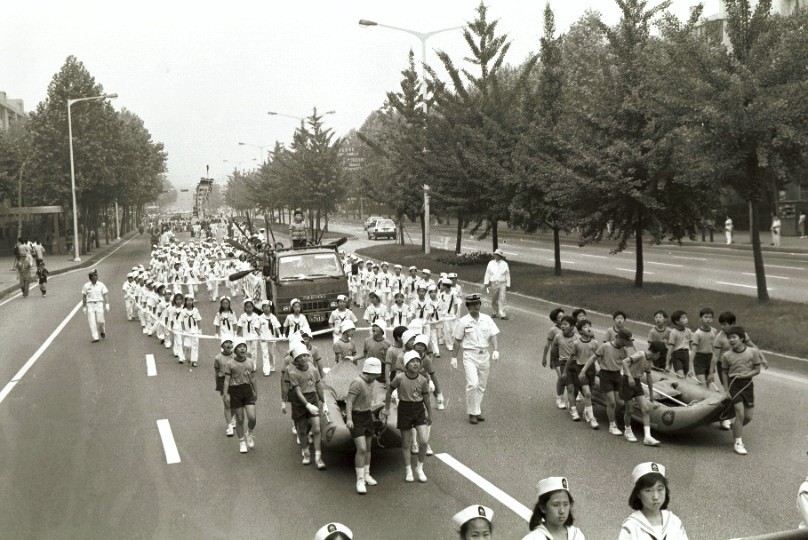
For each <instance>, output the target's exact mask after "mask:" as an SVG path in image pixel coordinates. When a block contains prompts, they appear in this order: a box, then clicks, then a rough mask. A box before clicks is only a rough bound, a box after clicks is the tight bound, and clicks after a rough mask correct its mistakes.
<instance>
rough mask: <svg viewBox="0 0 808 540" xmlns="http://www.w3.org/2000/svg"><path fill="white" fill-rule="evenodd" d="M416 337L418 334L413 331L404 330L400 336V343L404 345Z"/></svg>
mask: <svg viewBox="0 0 808 540" xmlns="http://www.w3.org/2000/svg"><path fill="white" fill-rule="evenodd" d="M417 335H418V332H416V331H415V330H405V331H404V333H403V334H401V343H403V344H404V345H406V344H407V343H408V342H409V341H410V340H411V339H412V338H414V337H415V336H417Z"/></svg>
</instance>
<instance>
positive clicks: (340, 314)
mask: <svg viewBox="0 0 808 540" xmlns="http://www.w3.org/2000/svg"><path fill="white" fill-rule="evenodd" d="M345 321H351V322H352V323H355V322H356V315H354V314H353V311H351V310H350V309H346V310H345V311H340V310H339V309H335V310H334V311H332V312H331V315H329V316H328V324H330V325H333V327H334V329H335V333H336V334H340V333H342V330H341V327H342V323H344V322H345Z"/></svg>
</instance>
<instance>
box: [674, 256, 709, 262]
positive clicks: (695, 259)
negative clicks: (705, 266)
mask: <svg viewBox="0 0 808 540" xmlns="http://www.w3.org/2000/svg"><path fill="white" fill-rule="evenodd" d="M671 259H684V260H686V261H707V260H709V259H703V258H701V257H683V256H681V255H671Z"/></svg>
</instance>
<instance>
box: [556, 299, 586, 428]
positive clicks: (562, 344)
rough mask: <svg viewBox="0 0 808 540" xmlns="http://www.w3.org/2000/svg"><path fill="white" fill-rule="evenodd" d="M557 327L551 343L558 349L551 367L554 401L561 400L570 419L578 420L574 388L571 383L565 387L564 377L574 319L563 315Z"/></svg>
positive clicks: (571, 341)
mask: <svg viewBox="0 0 808 540" xmlns="http://www.w3.org/2000/svg"><path fill="white" fill-rule="evenodd" d="M559 328H560V330H561V333H560V334H556V335H555V337H554V338H553V345H552V347H553V349H555V350H557V351H558V360H557V361H556V364H555V366H554V368H553V369H554V371H555V372H556V403H559V402H561V403H563V404H564V405H566V408H567V409H569V411H570V416H572V421H573V422H578V421H579V420H580V419H581V417H580V416H579V415H578V409H576V408H575V401H574V399H575V394H574V388H573V385H572V383H569V388H567V386H568V384H567V383H568V381H567V379H566V378H565V377H564V373H565V372H566V371H567V364H568V363H569V361H570V359H571V357H572V352H573V347H574V345H575V339H576V338H575V319H573V318H572V317H571V316H569V315H564V317H563V318H562V319H561V323H560V325H559ZM565 390H566V391H565ZM565 394H566V396H565ZM559 408H563V407H559Z"/></svg>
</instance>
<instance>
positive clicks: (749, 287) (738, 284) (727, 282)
mask: <svg viewBox="0 0 808 540" xmlns="http://www.w3.org/2000/svg"><path fill="white" fill-rule="evenodd" d="M716 283H718V284H719V285H731V286H733V287H743V288H745V289H757V285H744V284H743V283H730V282H729V281H716ZM766 288H767V289H768V290H770V291H773V290H774V289H769V288H768V287H766Z"/></svg>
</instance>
